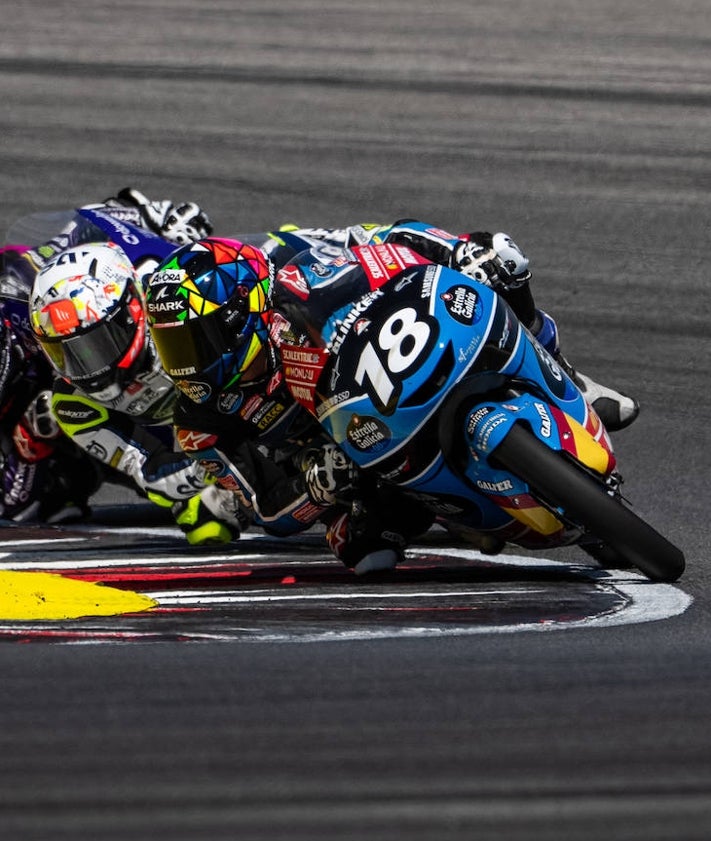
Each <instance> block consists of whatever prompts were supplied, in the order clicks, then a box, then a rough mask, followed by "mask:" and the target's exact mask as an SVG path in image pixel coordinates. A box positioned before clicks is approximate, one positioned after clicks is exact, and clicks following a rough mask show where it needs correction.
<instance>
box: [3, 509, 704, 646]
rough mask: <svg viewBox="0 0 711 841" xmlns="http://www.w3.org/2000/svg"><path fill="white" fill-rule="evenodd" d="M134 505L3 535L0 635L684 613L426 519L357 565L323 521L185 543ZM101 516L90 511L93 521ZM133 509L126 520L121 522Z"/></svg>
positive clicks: (679, 604) (366, 626) (627, 580)
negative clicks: (346, 562)
mask: <svg viewBox="0 0 711 841" xmlns="http://www.w3.org/2000/svg"><path fill="white" fill-rule="evenodd" d="M141 512H142V509H141V507H140V506H133V507H131V508H127V507H126V506H122V507H118V508H116V509H115V510H114V509H111V508H107V509H105V511H104V512H103V513H104V516H103V520H102V518H101V517H99V518H97V517H96V512H95V516H94V520H93V522H92V523H91V524H87V525H77V526H53V527H47V526H24V527H22V526H14V525H10V524H7V523H5V526H6V527H5V528H4V529H3V531H2V533H1V534H0V537H1V538H2V539H1V540H0V642H12V641H15V642H32V641H37V642H58V643H121V642H126V643H128V642H134V641H135V642H140V641H162V640H164V641H186V642H199V641H239V642H250V641H252V642H260V641H292V642H310V641H327V640H333V641H338V640H358V639H376V638H394V637H428V636H446V635H454V634H456V635H465V634H491V633H516V632H524V631H529V632H530V631H559V630H562V629H566V628H580V627H585V628H603V627H608V626H611V625H620V624H630V623H638V622H652V621H658V620H662V619H666V618H668V617H671V616H675V615H678V614H680V613H682V612H684V611H685V610H686V609H687V607H688V606H689V605H690V604H691V597H690V596H689V595H687V594H686V593H685V592H684V591H683V590H682V589H681V588H680V587H679V586H673V585H669V584H659V583H652V582H649V581H648V580H647V579H646V578H645V577H644V576H643V575H641V574H638V573H636V572H634V571H632V570H619V571H616V570H601V569H598V568H596V567H595V566H594V563H593V562H592V561H591V560H590V559H588V558H587V556H585V555H583V554H582V553H581V557H577V556H576V553H575V552H574V551H572V550H566V551H567V552H569V553H570V554H572V556H573V559H572V561H571V560H570V559H566V561H565V562H563V561H560V560H550V559H548V558H546V557H544V556H539V555H537V554H533V553H531V555H523V554H510V553H506V554H502V555H498V556H494V557H491V556H486V555H482V554H480V553H479V552H478V551H476V550H473V549H469V548H467V547H466V546H459V545H457V546H453V545H452V542H451V539H450V538H449V537H448V536H447V535H446V533H445V532H443V531H439V530H438V529H433V530H432V531H430V532H429V533H428V534H427V535H425V537H424V539H423V540H422V541H421V542H420V543H419V544H418V545H416V546H413V547H411V548H410V549H408V551H407V557H406V560H405V562H404V563H403V564H402V565H400V566H399V567H398V568H397V569H396V570H394V571H392V572H389V573H386V574H379V575H378V576H373V577H363V578H358V577H356V576H355V575H354V574H353V573H352V572H351V571H350V570H347V569H346V568H345V567H343V566H342V565H341V564H340V562H338V561H336V560H335V559H334V558H333V557H332V556H331V554H330V552H329V551H328V550H327V548H326V546H325V541H324V539H323V534H319V533H312V532H309V533H307V534H306V535H304V536H300V537H299V538H288V539H282V540H279V539H274V538H269V537H267V536H265V535H263V534H261V533H258V532H255V533H254V534H249V533H247V534H246V535H244V536H243V537H242V539H241V540H240V541H239V542H237V543H233V544H230V545H229V546H228V547H219V548H213V549H211V550H195V549H191V548H189V547H188V546H187V544H186V543H185V540H184V538H183V536H182V534H181V533H180V531H179V530H178V529H177V528H175V527H174V526H172V525H170V524H169V523H165V522H164V523H156V522H151V521H150V519H149V517H150V516H151V515H150V514H149V515H148V516H147V515H146V513H145V512H143V520H142V518H141V516H140V514H141ZM97 520H98V521H97ZM126 522H132V523H134V524H133V525H131V526H129V527H126V526H125V525H121V523H126Z"/></svg>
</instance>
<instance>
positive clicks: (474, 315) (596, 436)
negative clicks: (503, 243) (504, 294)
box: [277, 244, 685, 581]
mask: <svg viewBox="0 0 711 841" xmlns="http://www.w3.org/2000/svg"><path fill="white" fill-rule="evenodd" d="M344 253H345V254H346V255H347V257H341V258H339V259H336V260H333V255H323V254H320V253H319V251H318V249H314V250H312V251H310V252H305V253H304V254H302V255H299V256H298V257H297V258H295V259H294V261H292V263H291V264H290V265H289V266H287V267H285V268H283V269H282V270H281V271H280V272H279V273H278V275H277V278H278V281H277V282H278V283H279V284H281V286H285V287H288V288H290V289H291V290H292V292H293V293H294V294H293V295H292V298H293V299H294V300H299V301H301V302H302V308H303V319H304V322H305V323H307V324H309V323H310V324H311V325H312V327H313V326H314V312H316V311H317V310H318V295H317V294H314V293H313V291H312V290H317V289H318V287H319V286H320V285H321V286H323V285H324V284H326V285H330V284H335V283H337V281H338V277H339V273H341V272H346V271H347V272H350V273H351V274H350V277H351V278H352V277H354V272H355V276H359V277H360V285H361V288H362V289H365V290H367V291H365V293H364V294H362V295H361V296H360V297H359V298H358V299H357V300H355V301H354V302H352V303H351V302H350V300H349V302H348V303H346V302H345V301H344V305H343V307H342V308H341V309H340V310H339V311H338V312H337V313H335V314H334V315H333V316H329V317H327V318H324V319H323V321H322V323H317V324H316V325H315V328H316V329H317V330H318V331H319V332H320V336H321V338H320V339H319V340H317V342H316V344H317V345H320V346H317V347H308V348H307V347H302V346H298V345H296V344H293V345H292V344H288V343H287V344H282V345H281V354H282V359H283V362H284V369H283V371H284V377H285V380H286V382H287V384H288V386H289V388H290V391H291V393H292V395H293V396H294V398H295V399H296V400H297V401H298V402H299V403H301V404H302V405H303V406H304V407H305V408H306V409H308V411H309V412H311V414H312V415H313V416H314V417H315V418H316V419H317V420H318V421H319V423H320V424H321V426H322V428H323V429H324V430H326V432H327V433H328V435H329V436H330V437H331V438H332V439H333V440H334V441H335V443H336V444H338V445H339V447H340V448H341V449H342V450H343V451H344V452H345V453H346V455H348V456H349V457H350V458H351V459H352V460H353V461H354V462H355V463H356V464H357V465H359V466H360V468H361V469H362V470H363V471H365V472H366V474H367V475H372V476H375V477H377V479H378V481H381V482H384V483H391V484H394V485H396V486H398V487H399V488H400V489H402V491H403V492H405V493H406V494H408V495H412V496H413V497H416V498H418V499H420V500H425V501H426V502H427V504H428V506H429V507H430V508H431V509H433V510H434V511H435V512H436V513H437V516H438V520H439V521H440V522H441V523H443V524H444V525H445V526H446V527H447V528H450V529H451V530H452V531H453V532H454V533H456V534H460V535H466V534H471V535H476V536H482V535H483V536H485V537H488V538H489V539H490V541H492V540H493V543H494V545H498V546H499V547H501V546H503V545H505V544H507V543H508V544H514V545H517V546H520V547H524V548H527V549H546V548H557V547H563V546H571V545H579V546H580V547H582V548H583V549H585V550H586V551H587V552H588V553H589V554H590V555H592V556H593V557H595V558H596V559H597V560H598V561H599V562H600V563H602V564H603V566H620V565H624V566H629V565H633V566H635V567H637V568H638V569H639V570H641V571H642V572H643V573H644V574H645V575H646V576H647V577H648V578H650V579H652V580H655V581H674V580H676V579H677V578H678V577H679V576H680V575H681V574H682V572H683V571H684V566H685V561H684V556H683V554H682V552H681V551H680V550H679V549H678V548H677V547H676V546H674V545H673V544H672V543H670V542H669V541H668V540H667V539H666V538H665V537H663V536H662V535H661V534H659V533H658V532H657V531H655V530H654V529H653V528H652V527H651V526H650V525H649V524H647V523H646V522H645V521H644V520H643V519H641V518H640V517H639V516H638V515H637V514H636V513H635V512H634V511H633V510H632V509H631V507H629V505H628V504H627V502H626V500H625V499H624V498H623V496H622V494H621V490H620V486H621V482H622V478H621V475H620V473H619V471H618V468H617V460H616V457H615V454H614V452H613V447H612V443H611V440H610V437H609V435H608V433H607V431H606V429H605V428H604V426H603V424H602V422H601V421H600V419H599V417H598V416H597V415H596V413H595V411H594V410H593V409H592V407H591V406H590V405H588V403H587V402H586V401H585V399H584V397H583V395H582V394H581V392H580V390H579V389H578V387H577V386H576V385H575V383H574V382H573V381H572V379H571V378H570V377H569V376H568V375H567V374H566V373H565V372H564V371H563V370H562V369H561V367H560V366H559V365H558V364H557V363H556V361H555V359H554V358H553V357H552V356H551V355H550V354H549V353H548V352H547V351H546V350H545V349H544V348H543V347H542V346H541V345H540V344H539V343H538V342H537V341H536V340H535V338H534V337H533V336H532V335H531V334H530V333H529V331H528V330H527V329H526V328H524V327H523V325H522V324H521V323H520V322H519V321H518V320H517V318H516V316H515V315H514V313H513V311H512V310H511V309H510V307H509V306H508V305H507V304H506V302H505V301H504V300H503V299H502V298H501V297H500V296H498V295H497V294H496V293H495V292H494V291H493V290H492V289H490V288H489V287H487V286H485V285H483V284H479V283H477V282H475V281H473V280H471V279H470V278H468V277H466V276H464V275H462V274H460V273H458V272H456V271H454V270H452V269H449V268H445V267H443V266H441V265H435V264H432V263H430V262H429V261H427V260H425V259H424V258H422V257H420V256H419V255H417V254H415V253H414V252H412V251H411V250H410V249H407V248H405V247H403V246H396V245H392V244H379V245H363V246H357V247H354V248H352V249H350V251H349V252H344ZM352 285H353V284H352V282H350V281H349V287H351V288H352ZM311 332H312V333H313V332H314V330H312V331H311ZM489 545H491V544H489Z"/></svg>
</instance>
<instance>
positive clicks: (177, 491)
mask: <svg viewBox="0 0 711 841" xmlns="http://www.w3.org/2000/svg"><path fill="white" fill-rule="evenodd" d="M52 411H53V413H54V415H55V417H56V418H57V422H58V424H59V426H60V428H61V429H62V431H63V432H64V433H65V434H66V435H67V436H69V438H71V439H72V441H74V443H75V444H76V445H77V446H79V447H80V448H81V449H83V450H84V451H85V452H87V453H89V455H91V456H93V457H94V458H96V459H97V460H98V461H100V462H102V463H103V464H106V465H108V466H109V467H111V468H113V469H115V470H118V471H119V472H121V473H123V474H124V475H126V476H128V477H129V478H130V479H132V480H133V482H134V483H135V485H136V487H137V488H138V489H139V490H140V491H141V492H143V493H144V494H146V495H155V496H156V497H159V498H162V499H166V500H169V501H171V502H178V501H181V500H185V499H188V498H190V497H192V496H194V495H195V494H196V493H198V492H199V491H200V490H202V488H203V487H204V475H205V471H204V470H202V469H201V468H200V467H199V465H197V464H195V463H194V462H192V461H191V459H189V458H188V457H187V456H186V455H185V454H183V453H176V452H174V451H173V449H172V442H171V441H170V439H168V440H166V441H164V440H162V438H161V437H160V432H159V428H157V427H153V428H151V427H142V426H139V425H138V424H136V423H135V422H134V421H133V420H132V419H131V418H130V417H129V416H128V415H126V414H123V413H121V412H116V411H114V410H112V409H109V408H107V407H106V406H102V405H101V404H99V403H96V402H95V401H93V400H91V399H90V398H89V397H87V396H86V395H84V394H82V392H80V391H78V390H77V389H75V388H73V387H72V386H70V385H69V384H67V383H66V382H64V381H63V380H59V379H58V380H57V381H56V382H55V385H54V389H53V394H52ZM164 429H165V431H166V432H167V433H168V435H170V434H171V430H170V428H169V427H165V428H164Z"/></svg>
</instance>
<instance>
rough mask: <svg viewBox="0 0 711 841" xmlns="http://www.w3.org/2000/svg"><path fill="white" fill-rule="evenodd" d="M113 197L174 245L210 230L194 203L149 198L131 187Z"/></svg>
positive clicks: (203, 234)
mask: <svg viewBox="0 0 711 841" xmlns="http://www.w3.org/2000/svg"><path fill="white" fill-rule="evenodd" d="M116 198H117V199H118V201H120V202H121V203H122V204H124V205H127V206H128V207H135V208H137V209H138V211H139V213H140V215H141V219H142V220H143V223H144V224H145V226H146V227H147V228H148V230H150V231H153V233H155V234H158V235H159V236H162V237H164V238H165V239H167V240H169V241H170V242H174V243H175V244H176V245H185V244H186V243H188V242H194V241H195V240H198V239H202V238H203V237H208V236H210V234H211V233H212V230H213V227H212V222H210V218H209V217H208V215H207V213H205V211H204V210H202V209H201V208H200V207H199V206H198V205H197V204H195V203H194V202H181V203H180V204H173V202H171V201H168V200H167V199H165V200H163V201H149V200H148V199H147V198H146V196H144V195H143V193H141V192H139V191H138V190H134V189H133V188H132V187H125V188H124V189H123V190H121V191H120V192H119V193H118V194H117V196H116Z"/></svg>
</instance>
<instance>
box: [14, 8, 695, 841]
mask: <svg viewBox="0 0 711 841" xmlns="http://www.w3.org/2000/svg"><path fill="white" fill-rule="evenodd" d="M710 41H711V21H710V19H709V16H708V10H707V9H706V4H704V3H701V2H698V0H679V2H677V3H675V4H673V5H672V4H668V3H665V2H661V0H652V2H647V3H643V2H641V0H617V2H609V1H608V0H604V1H603V2H600V3H584V2H582V0H571V2H568V3H560V2H558V1H557V0H539V2H536V3H535V4H534V3H525V2H523V0H499V1H498V2H495V3H494V2H481V3H479V2H477V3H471V2H465V0H445V2H443V3H441V4H437V5H433V4H431V3H429V2H425V0H410V2H405V0H384V2H381V3H378V4H376V3H370V2H367V0H366V2H364V3H361V4H360V5H358V6H354V5H352V4H350V3H347V2H345V0H334V2H331V3H329V4H327V5H326V4H323V3H321V2H318V1H317V0H294V2H290V3H288V4H283V3H282V4H279V3H275V2H272V0H260V2H257V0H248V1H247V2H244V3H239V4H237V3H231V2H228V0H206V2H204V3H200V4H199V5H197V4H195V3H190V2H187V0H144V2H142V3H140V4H138V3H126V4H122V5H121V6H116V5H115V4H113V3H110V2H108V0H95V2H92V3H91V4H89V3H78V4H77V3H74V4H70V3H65V2H52V3H50V2H48V0H27V2H24V3H22V4H17V5H16V6H15V7H13V10H12V14H9V15H6V16H4V20H3V38H2V41H1V42H0V93H1V94H2V102H3V106H4V114H5V118H4V126H3V131H2V133H1V134H0V172H2V203H1V206H0V230H6V229H8V228H9V227H10V226H11V224H12V223H13V221H14V220H15V219H16V218H18V217H20V216H22V215H24V214H26V213H31V212H36V211H42V210H50V209H57V208H63V207H71V206H75V205H78V204H81V203H85V202H87V201H91V200H101V199H103V198H105V197H106V196H108V195H110V194H112V193H114V192H116V191H117V190H118V189H120V188H121V187H124V186H126V185H133V186H136V187H138V188H139V189H141V190H143V191H144V192H145V193H147V194H148V195H150V196H155V197H164V196H166V197H172V198H175V199H183V198H190V199H193V200H196V201H198V202H199V203H201V204H202V205H203V206H204V207H205V208H206V209H207V210H208V211H209V213H210V214H211V216H212V218H213V221H214V222H215V226H216V229H217V232H218V233H221V234H225V235H236V234H239V233H244V232H249V231H257V230H262V229H267V228H273V227H274V226H275V225H276V224H279V223H282V222H296V223H298V224H301V225H328V226H334V225H339V224H348V223H353V222H358V221H372V220H376V221H379V220H386V221H390V220H392V219H394V218H402V217H407V216H409V217H420V218H424V219H427V220H431V221H432V223H433V224H437V225H439V226H441V227H445V228H449V229H453V230H457V231H459V230H476V229H482V228H486V229H490V230H499V229H500V230H505V231H508V232H509V233H511V234H512V235H513V236H514V237H515V238H516V240H517V241H518V242H519V244H520V245H521V246H522V247H523V248H524V250H526V251H527V252H528V253H529V256H530V257H531V261H532V269H533V272H534V276H535V281H534V282H535V292H536V297H537V300H538V302H539V304H540V305H541V306H542V307H543V308H544V309H546V310H548V311H550V312H551V313H552V314H554V315H555V317H556V318H557V320H558V323H559V326H560V329H561V336H562V341H563V346H564V351H565V353H566V355H567V356H569V357H570V358H571V359H572V360H573V361H574V362H575V363H576V364H577V365H578V367H579V368H580V369H581V370H583V371H584V372H586V373H589V374H590V375H592V376H594V377H595V378H597V379H599V380H601V381H604V382H609V383H610V384H614V385H616V386H617V387H618V388H620V389H621V390H623V391H627V392H629V393H633V394H634V395H635V396H637V397H638V399H639V400H640V402H641V405H642V412H641V414H640V417H639V420H638V421H637V422H636V423H635V425H634V426H633V427H631V428H630V429H628V430H626V431H623V432H620V433H618V434H616V435H615V445H616V451H617V455H618V458H619V461H620V465H621V468H622V471H623V473H624V475H625V479H626V481H625V485H624V490H625V493H626V495H627V496H628V497H629V498H630V499H632V500H633V501H634V503H635V504H636V507H637V508H638V510H639V511H640V512H641V513H643V514H644V516H645V517H646V518H647V519H648V520H649V521H650V522H652V523H653V524H654V525H655V526H656V527H657V528H658V529H659V530H660V531H662V532H663V533H664V534H665V535H666V536H668V537H669V538H670V539H671V540H672V541H673V542H675V543H677V544H678V545H679V546H680V547H681V548H682V549H683V550H684V552H685V554H686V557H687V565H688V568H687V572H686V573H685V575H684V577H683V578H682V580H681V581H680V582H679V584H678V585H677V586H678V587H679V588H680V590H681V591H683V592H684V593H686V594H687V595H688V596H690V597H691V599H692V602H691V604H690V606H689V607H688V608H687V609H686V610H685V611H684V612H682V613H679V614H678V615H675V616H673V617H672V618H668V619H660V620H658V621H654V622H642V623H637V624H629V625H612V626H604V627H583V628H579V629H568V630H561V631H557V630H553V631H550V632H547V633H536V632H533V631H531V630H528V629H527V630H523V631H521V632H519V633H506V634H496V633H492V634H481V635H475V636H465V635H462V636H459V635H452V636H446V637H445V636H443V637H437V636H434V637H426V638H406V639H403V638H387V639H377V638H369V639H356V640H340V641H338V642H333V641H312V642H308V643H305V642H303V641H295V642H290V641H286V642H285V641H274V642H269V641H260V642H257V643H254V644H251V643H250V644H246V643H245V642H244V641H242V640H239V639H231V640H228V641H221V642H207V641H206V642H201V643H193V642H180V641H166V640H161V641H160V642H139V643H135V644H130V645H124V644H106V643H102V644H93V645H58V644H52V643H47V642H33V643H32V644H26V645H23V644H18V643H17V641H15V642H12V641H7V640H5V641H0V675H2V681H1V682H0V833H1V834H2V837H4V838H8V839H12V841H31V840H32V839H41V841H45V840H46V841H49V839H52V841H59V839H72V841H74V839H87V841H109V839H116V841H124V839H141V840H142V841H143V839H146V841H148V839H150V841H154V839H171V841H183V840H184V841H196V839H206V841H220V839H239V840H240V841H302V839H303V841H306V839H309V841H314V839H324V841H331V840H332V839H334V838H336V837H337V838H339V839H341V841H360V840H361V839H368V841H390V839H394V838H409V839H412V841H425V839H426V841H450V839H451V840H452V841H454V839H456V841H464V839H472V838H477V839H486V841H488V839H492V841H493V839H497V841H499V839H502V841H524V840H525V841H553V839H556V841H557V839H560V841H600V839H609V841H706V839H708V838H709V837H711V726H710V725H711V720H710V716H709V701H708V699H709V691H710V690H711V672H710V667H711V654H710V651H711V644H710V643H709V638H710V635H711V617H710V615H709V609H710V604H711V602H710V600H709V596H708V588H709V584H710V583H711V575H710V573H709V544H710V541H709V517H708V504H709V491H708V484H707V476H708V475H709V471H710V469H711V455H710V454H709V446H708V441H709V435H708V426H709V421H710V420H711V400H710V398H709V395H711V375H710V374H709V366H708V349H709V339H708V330H709V313H710V310H711V305H710V304H709V297H708V273H709V261H708V257H707V252H708V248H709V217H710V214H709V198H708V195H709V187H710V186H711V159H710V158H709V149H708V138H709V135H710V132H711V82H710V81H709V80H710V79H711V74H710V72H709V71H710V70H711V67H710V65H711V58H710V56H711V52H710V51H709V43H710ZM5 539H7V537H5ZM39 551H41V549H40V550H39ZM48 552H49V550H48ZM10 557H12V552H10Z"/></svg>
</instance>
